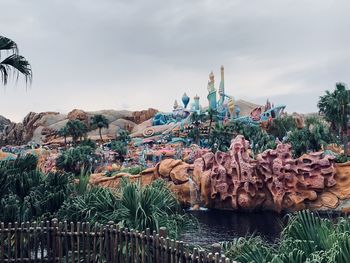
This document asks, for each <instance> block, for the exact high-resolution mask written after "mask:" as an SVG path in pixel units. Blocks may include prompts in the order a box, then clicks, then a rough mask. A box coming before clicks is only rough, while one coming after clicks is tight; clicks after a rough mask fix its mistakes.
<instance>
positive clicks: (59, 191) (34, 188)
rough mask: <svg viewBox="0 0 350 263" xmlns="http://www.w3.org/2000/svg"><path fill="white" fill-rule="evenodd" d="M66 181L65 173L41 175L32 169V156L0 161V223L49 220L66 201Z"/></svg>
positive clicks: (67, 184) (68, 189) (33, 158)
mask: <svg viewBox="0 0 350 263" xmlns="http://www.w3.org/2000/svg"><path fill="white" fill-rule="evenodd" d="M70 182H71V177H70V175H69V174H64V173H49V174H47V175H43V174H42V173H41V172H40V171H38V170H36V157H35V156H31V155H27V156H25V157H22V158H18V159H16V160H14V161H2V162H0V210H1V213H0V220H1V221H4V222H15V221H17V222H23V221H28V220H34V219H37V218H39V217H41V218H50V217H52V216H53V215H54V214H55V213H56V212H57V211H58V209H59V208H60V206H61V205H62V204H63V202H64V200H65V199H67V197H68V195H69V193H70V187H69V184H70Z"/></svg>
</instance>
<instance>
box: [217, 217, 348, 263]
mask: <svg viewBox="0 0 350 263" xmlns="http://www.w3.org/2000/svg"><path fill="white" fill-rule="evenodd" d="M349 230H350V219H349V218H340V219H339V220H338V221H337V222H334V221H332V220H330V219H326V218H320V217H319V216H317V215H315V214H314V213H312V212H309V211H301V212H298V213H297V214H295V215H293V216H292V217H291V218H290V220H289V222H288V224H287V226H286V227H285V228H284V230H283V232H282V234H281V238H280V239H279V240H277V242H276V243H274V244H271V243H268V242H266V241H264V240H261V239H260V238H259V237H246V238H238V239H235V240H234V241H232V242H226V243H224V244H223V245H222V248H223V250H224V252H225V255H226V256H228V257H230V258H231V259H233V260H237V261H239V262H242V263H245V262H249V263H251V262H257V263H260V262H272V263H285V262H287V263H288V262H289V263H301V262H313V263H316V262H317V263H339V262H340V263H345V262H350V261H349V260H350V232H349Z"/></svg>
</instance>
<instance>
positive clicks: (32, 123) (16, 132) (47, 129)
mask: <svg viewBox="0 0 350 263" xmlns="http://www.w3.org/2000/svg"><path fill="white" fill-rule="evenodd" d="M157 112H158V111H157V110H155V109H148V110H144V111H135V112H132V111H124V110H122V111H116V110H101V111H92V112H88V111H83V110H80V109H74V110H72V111H71V112H69V113H68V114H60V113H58V112H41V113H35V112H30V113H29V114H27V116H25V117H24V119H23V122H21V123H12V122H11V121H9V120H7V119H6V118H3V117H2V116H0V142H1V144H2V145H23V144H26V143H28V142H30V141H33V142H36V143H40V144H41V143H47V142H50V141H52V140H57V131H58V130H60V129H61V128H62V127H64V126H65V125H66V123H67V122H68V121H69V120H80V121H82V122H83V123H85V124H86V125H87V126H88V128H91V127H90V120H91V117H92V116H94V115H96V114H102V115H104V116H105V117H106V118H107V119H108V121H109V128H108V129H102V136H103V138H104V139H114V138H115V136H116V133H117V132H118V131H119V130H120V129H123V130H127V131H129V132H131V131H136V130H139V129H138V126H139V125H138V124H140V123H145V122H146V121H147V120H148V119H150V118H152V117H153V116H154V115H155V114H156V113H157ZM141 127H144V126H142V125H141ZM146 127H148V126H147V125H146ZM142 129H143V128H142ZM88 136H89V137H90V138H91V139H99V138H100V136H99V132H98V130H97V129H95V130H90V131H89V133H88ZM60 141H62V142H63V138H61V140H60Z"/></svg>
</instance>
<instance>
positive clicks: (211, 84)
mask: <svg viewBox="0 0 350 263" xmlns="http://www.w3.org/2000/svg"><path fill="white" fill-rule="evenodd" d="M208 92H209V94H208V96H207V99H208V101H209V109H212V110H216V89H215V86H214V73H213V71H212V72H210V74H209V81H208Z"/></svg>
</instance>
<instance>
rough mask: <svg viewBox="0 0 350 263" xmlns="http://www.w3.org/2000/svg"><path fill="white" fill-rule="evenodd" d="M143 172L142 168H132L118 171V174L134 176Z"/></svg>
mask: <svg viewBox="0 0 350 263" xmlns="http://www.w3.org/2000/svg"><path fill="white" fill-rule="evenodd" d="M143 170H144V168H143V167H142V166H132V167H128V168H125V169H122V170H120V172H122V173H129V174H132V175H136V174H139V173H141V172H142V171H143Z"/></svg>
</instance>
